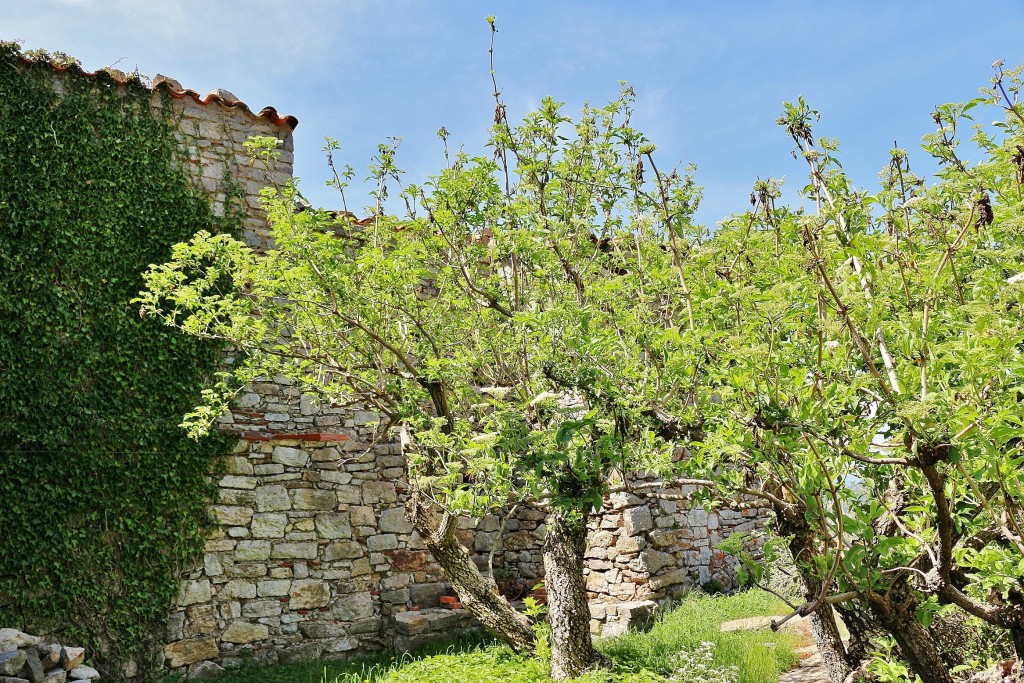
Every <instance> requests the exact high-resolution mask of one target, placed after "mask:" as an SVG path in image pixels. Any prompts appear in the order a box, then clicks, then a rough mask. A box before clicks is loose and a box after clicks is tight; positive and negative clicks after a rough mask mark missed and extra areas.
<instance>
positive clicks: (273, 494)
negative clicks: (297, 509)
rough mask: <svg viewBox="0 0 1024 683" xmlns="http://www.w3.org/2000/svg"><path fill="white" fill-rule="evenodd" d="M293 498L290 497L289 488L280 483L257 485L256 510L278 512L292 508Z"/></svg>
mask: <svg viewBox="0 0 1024 683" xmlns="http://www.w3.org/2000/svg"><path fill="white" fill-rule="evenodd" d="M291 507H292V503H291V499H290V498H289V497H288V489H286V488H285V487H284V486H281V485H280V484H270V485H265V486H260V487H257V489H256V510H258V511H259V512H278V511H282V510H290V509H291Z"/></svg>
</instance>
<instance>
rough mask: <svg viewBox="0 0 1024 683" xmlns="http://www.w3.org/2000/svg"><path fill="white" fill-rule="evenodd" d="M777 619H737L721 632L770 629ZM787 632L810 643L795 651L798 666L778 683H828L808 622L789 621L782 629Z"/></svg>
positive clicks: (725, 624)
mask: <svg viewBox="0 0 1024 683" xmlns="http://www.w3.org/2000/svg"><path fill="white" fill-rule="evenodd" d="M773 618H774V619H778V618H779V617H751V618H750V619H737V620H735V621H727V622H725V623H724V624H722V626H721V630H722V631H755V630H757V629H762V628H770V627H771V622H772V619H773ZM783 628H784V629H785V630H787V631H794V632H796V633H799V634H800V635H801V636H803V640H804V642H805V643H811V644H810V645H806V646H804V647H802V648H800V649H798V650H797V651H796V653H797V655H799V656H800V664H799V665H798V666H797V667H796V668H795V669H792V670H790V671H787V672H786V673H784V674H782V677H781V678H780V679H779V683H829V679H828V673H827V672H826V671H825V667H824V665H823V664H822V663H821V657H819V656H818V652H817V650H816V648H815V647H814V645H813V642H814V641H813V639H812V637H811V631H810V628H809V624H808V620H807V619H806V618H805V619H791V620H790V621H789V622H788V623H787V624H786V626H784V627H783Z"/></svg>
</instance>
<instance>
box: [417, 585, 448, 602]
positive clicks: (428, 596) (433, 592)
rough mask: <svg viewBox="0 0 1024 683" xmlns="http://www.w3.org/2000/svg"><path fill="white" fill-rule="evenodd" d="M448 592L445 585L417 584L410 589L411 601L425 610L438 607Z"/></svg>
mask: <svg viewBox="0 0 1024 683" xmlns="http://www.w3.org/2000/svg"><path fill="white" fill-rule="evenodd" d="M446 592H447V591H446V589H445V586H444V584H443V583H439V582H438V583H416V584H413V585H412V586H410V587H409V599H410V600H412V602H413V604H416V605H419V606H420V607H423V608H428V607H437V606H438V605H439V604H440V601H441V596H442V595H444V594H445V593H446Z"/></svg>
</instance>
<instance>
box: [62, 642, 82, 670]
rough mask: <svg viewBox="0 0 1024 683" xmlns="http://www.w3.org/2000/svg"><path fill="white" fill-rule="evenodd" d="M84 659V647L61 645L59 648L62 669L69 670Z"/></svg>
mask: <svg viewBox="0 0 1024 683" xmlns="http://www.w3.org/2000/svg"><path fill="white" fill-rule="evenodd" d="M84 661H85V648H84V647H62V648H61V649H60V666H61V668H62V669H65V670H67V671H71V670H73V669H74V668H75V667H77V666H78V665H79V664H81V663H82V662H84Z"/></svg>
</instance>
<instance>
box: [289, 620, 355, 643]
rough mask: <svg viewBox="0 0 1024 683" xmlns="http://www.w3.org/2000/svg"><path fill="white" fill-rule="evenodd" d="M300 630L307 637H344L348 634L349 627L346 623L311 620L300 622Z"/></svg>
mask: <svg viewBox="0 0 1024 683" xmlns="http://www.w3.org/2000/svg"><path fill="white" fill-rule="evenodd" d="M299 631H300V632H301V633H302V635H304V636H306V637H307V638H319V639H326V638H344V637H346V636H348V628H347V627H346V626H345V625H344V624H338V623H334V622H324V621H311V622H306V623H304V624H299Z"/></svg>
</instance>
